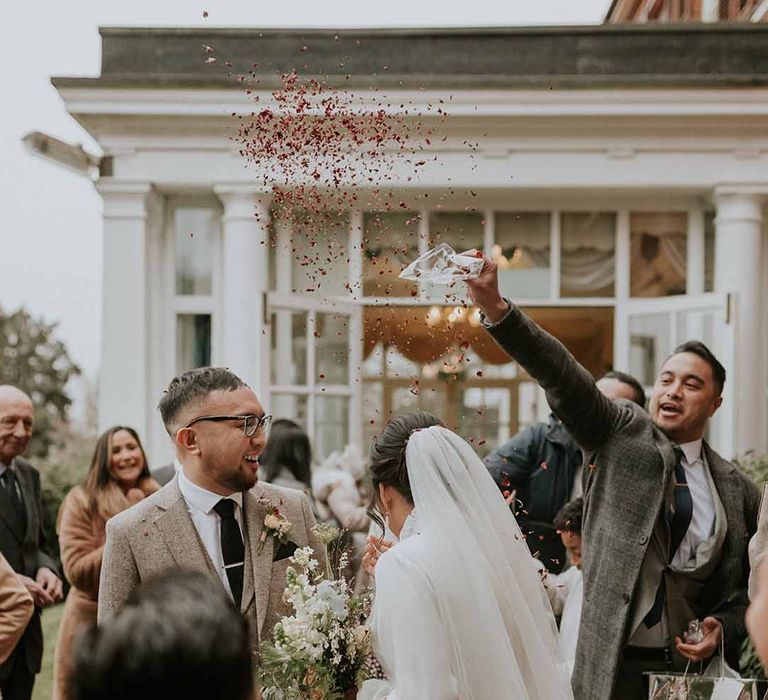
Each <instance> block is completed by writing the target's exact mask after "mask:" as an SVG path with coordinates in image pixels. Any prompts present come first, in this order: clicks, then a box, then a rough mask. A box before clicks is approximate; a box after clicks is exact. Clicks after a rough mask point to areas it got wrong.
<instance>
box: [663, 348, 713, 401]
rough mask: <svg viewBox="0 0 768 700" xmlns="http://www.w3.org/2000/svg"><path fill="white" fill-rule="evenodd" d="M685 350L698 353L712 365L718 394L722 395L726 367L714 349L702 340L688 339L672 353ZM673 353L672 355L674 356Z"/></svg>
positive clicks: (676, 353) (677, 353) (675, 353)
mask: <svg viewBox="0 0 768 700" xmlns="http://www.w3.org/2000/svg"><path fill="white" fill-rule="evenodd" d="M683 352H690V353H692V354H694V355H698V356H699V357H700V358H701V359H702V360H704V362H706V363H707V364H708V365H709V366H710V368H711V369H712V378H713V379H714V380H715V388H716V389H717V395H718V396H720V394H722V393H723V387H724V386H725V367H723V365H722V364H721V363H720V360H718V359H717V358H716V357H715V356H714V354H713V353H712V351H711V350H710V349H709V348H708V347H707V346H706V345H704V343H702V342H701V341H700V340H688V341H686V342H685V343H683V344H682V345H678V346H677V347H676V348H675V351H674V352H673V353H672V355H679V354H681V353H683ZM672 355H670V357H672ZM667 359H669V358H667Z"/></svg>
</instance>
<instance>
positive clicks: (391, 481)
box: [368, 411, 443, 530]
mask: <svg viewBox="0 0 768 700" xmlns="http://www.w3.org/2000/svg"><path fill="white" fill-rule="evenodd" d="M433 425H440V426H442V425H443V421H441V420H440V419H439V418H438V417H437V416H433V415H432V414H431V413H426V412H425V411H416V412H414V413H406V414H405V415H402V416H397V418H393V419H392V420H391V421H389V423H387V425H386V426H385V427H384V430H382V431H381V435H379V436H378V437H377V438H376V439H375V440H374V441H373V445H372V446H371V461H370V466H369V467H368V469H369V473H370V481H371V484H370V486H371V504H370V509H369V511H368V514H369V515H370V516H371V519H372V520H373V521H374V522H376V523H377V524H378V525H379V526H380V527H381V528H382V530H383V529H384V522H383V521H382V519H381V517H380V516H379V511H380V505H381V504H380V502H379V484H386V485H389V486H394V487H395V489H396V490H397V492H398V493H399V494H400V495H401V496H403V497H404V498H405V500H407V501H408V503H413V494H412V493H411V483H410V480H409V479H408V467H407V465H406V462H405V448H406V447H407V446H408V439H409V438H410V437H411V435H412V434H413V433H414V432H416V431H417V430H424V429H425V428H431V427H432V426H433Z"/></svg>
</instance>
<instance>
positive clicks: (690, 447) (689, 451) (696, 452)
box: [678, 438, 703, 466]
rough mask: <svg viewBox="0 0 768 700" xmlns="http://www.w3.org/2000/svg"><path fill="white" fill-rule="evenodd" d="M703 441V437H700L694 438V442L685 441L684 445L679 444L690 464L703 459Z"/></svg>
mask: <svg viewBox="0 0 768 700" xmlns="http://www.w3.org/2000/svg"><path fill="white" fill-rule="evenodd" d="M702 443H703V438H699V439H698V440H694V441H693V442H684V443H683V444H682V445H678V447H679V448H680V449H681V450H682V451H683V454H684V455H685V461H686V462H687V463H688V465H689V466H690V465H693V464H694V462H698V461H700V460H701V459H702V457H701V445H702Z"/></svg>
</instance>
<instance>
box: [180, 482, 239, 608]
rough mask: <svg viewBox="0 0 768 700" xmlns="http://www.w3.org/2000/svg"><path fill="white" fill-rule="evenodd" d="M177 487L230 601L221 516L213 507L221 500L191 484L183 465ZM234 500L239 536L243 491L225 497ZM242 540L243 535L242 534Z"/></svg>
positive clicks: (214, 494) (215, 495) (230, 594)
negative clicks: (222, 542) (222, 544)
mask: <svg viewBox="0 0 768 700" xmlns="http://www.w3.org/2000/svg"><path fill="white" fill-rule="evenodd" d="M178 473H179V490H180V491H181V495H182V496H183V497H184V500H185V501H186V503H187V511H188V512H189V517H190V518H192V522H193V523H194V526H195V529H196V530H197V534H198V535H200V540H201V541H202V543H203V546H204V547H205V551H206V552H208V556H209V557H210V558H211V561H212V562H213V566H214V567H215V568H216V572H217V573H218V574H219V578H220V579H221V582H222V583H223V584H224V588H225V589H226V590H227V593H228V594H229V597H230V598H232V600H233V601H234V597H233V596H232V589H231V588H230V587H229V579H228V578H227V572H226V570H225V569H224V555H223V554H222V552H221V518H220V517H219V516H218V514H217V513H216V511H214V510H213V507H214V506H215V505H216V504H217V503H218V502H219V501H220V500H221V499H222V496H219V494H217V493H213V492H211V491H208V490H207V489H204V488H202V487H200V486H198V485H197V484H193V483H192V482H191V481H190V480H189V479H188V478H187V476H186V474H184V468H183V467H182V468H181V469H179V472H178ZM227 498H229V499H230V500H231V501H234V502H235V506H236V507H235V520H237V524H238V525H239V526H240V534H241V535H243V494H242V493H233V494H232V495H231V496H227ZM243 541H245V537H244V536H243Z"/></svg>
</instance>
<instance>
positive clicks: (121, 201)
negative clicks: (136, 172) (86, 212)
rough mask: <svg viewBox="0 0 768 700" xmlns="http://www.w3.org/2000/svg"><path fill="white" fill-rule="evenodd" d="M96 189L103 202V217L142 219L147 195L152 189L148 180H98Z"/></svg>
mask: <svg viewBox="0 0 768 700" xmlns="http://www.w3.org/2000/svg"><path fill="white" fill-rule="evenodd" d="M96 190H97V192H98V193H99V194H100V195H101V198H102V200H103V202H104V218H105V219H143V218H146V216H147V197H148V196H149V195H150V193H152V192H153V191H154V190H153V188H152V185H150V184H149V183H148V182H133V181H125V180H122V181H121V180H100V181H99V182H97V183H96Z"/></svg>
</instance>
